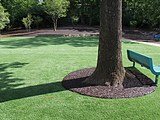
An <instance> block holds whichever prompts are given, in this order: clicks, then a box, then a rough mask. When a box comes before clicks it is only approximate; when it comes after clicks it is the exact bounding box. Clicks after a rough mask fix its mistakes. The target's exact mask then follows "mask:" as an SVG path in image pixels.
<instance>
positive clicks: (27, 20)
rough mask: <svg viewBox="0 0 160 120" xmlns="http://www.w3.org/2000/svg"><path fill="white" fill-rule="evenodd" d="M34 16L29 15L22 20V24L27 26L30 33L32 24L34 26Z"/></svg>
mask: <svg viewBox="0 0 160 120" xmlns="http://www.w3.org/2000/svg"><path fill="white" fill-rule="evenodd" d="M32 21H33V19H32V15H31V14H28V16H27V17H26V18H23V19H22V22H23V24H24V26H25V28H26V29H27V31H28V32H30V28H31V24H32Z"/></svg>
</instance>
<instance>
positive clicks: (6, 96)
mask: <svg viewBox="0 0 160 120" xmlns="http://www.w3.org/2000/svg"><path fill="white" fill-rule="evenodd" d="M64 90H66V89H65V88H63V87H62V85H61V82H53V83H47V84H42V85H35V86H29V87H24V88H18V89H10V90H4V91H0V96H1V97H0V103H1V102H6V101H10V100H16V99H21V98H26V97H32V96H36V95H42V94H47V93H53V92H59V91H64Z"/></svg>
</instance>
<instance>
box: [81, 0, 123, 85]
mask: <svg viewBox="0 0 160 120" xmlns="http://www.w3.org/2000/svg"><path fill="white" fill-rule="evenodd" d="M100 16H101V18H100V37H99V50H98V62H97V67H96V70H95V72H94V73H93V74H92V75H91V76H90V77H89V78H87V79H86V80H85V81H84V83H90V84H94V85H108V86H117V85H122V82H123V80H124V78H125V69H124V67H123V64H122V53H121V38H122V0H100Z"/></svg>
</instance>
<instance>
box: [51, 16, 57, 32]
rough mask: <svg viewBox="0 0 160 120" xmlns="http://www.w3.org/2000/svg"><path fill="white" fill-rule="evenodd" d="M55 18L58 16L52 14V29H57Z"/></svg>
mask: <svg viewBox="0 0 160 120" xmlns="http://www.w3.org/2000/svg"><path fill="white" fill-rule="evenodd" d="M57 20H58V18H57V17H55V16H52V21H53V30H54V31H56V30H57Z"/></svg>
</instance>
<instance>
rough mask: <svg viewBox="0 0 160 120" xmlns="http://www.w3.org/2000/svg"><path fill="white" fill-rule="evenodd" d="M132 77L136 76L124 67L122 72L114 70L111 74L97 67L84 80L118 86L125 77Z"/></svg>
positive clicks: (88, 82) (89, 82) (90, 82)
mask: <svg viewBox="0 0 160 120" xmlns="http://www.w3.org/2000/svg"><path fill="white" fill-rule="evenodd" d="M124 74H125V75H124ZM130 77H131V78H133V77H135V76H134V75H132V74H130V73H128V72H127V71H126V70H125V69H122V70H121V73H118V72H115V73H114V72H113V73H110V74H105V73H103V72H101V71H99V70H98V69H96V70H95V71H94V72H93V74H92V75H91V76H90V77H89V78H87V79H86V80H85V81H83V83H86V84H93V85H105V86H114V87H117V86H122V83H123V81H124V79H128V78H130Z"/></svg>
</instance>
